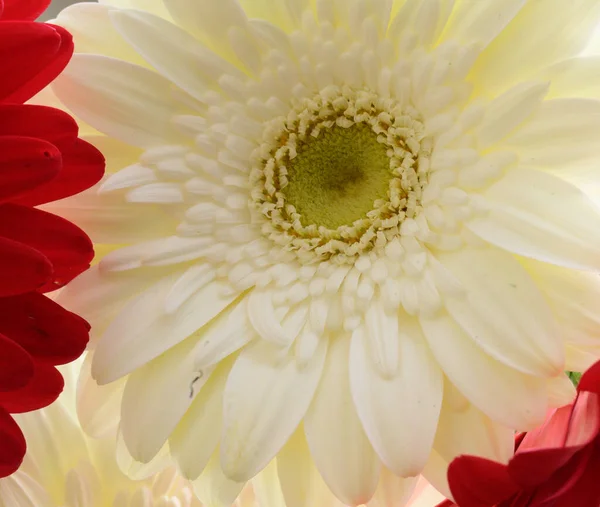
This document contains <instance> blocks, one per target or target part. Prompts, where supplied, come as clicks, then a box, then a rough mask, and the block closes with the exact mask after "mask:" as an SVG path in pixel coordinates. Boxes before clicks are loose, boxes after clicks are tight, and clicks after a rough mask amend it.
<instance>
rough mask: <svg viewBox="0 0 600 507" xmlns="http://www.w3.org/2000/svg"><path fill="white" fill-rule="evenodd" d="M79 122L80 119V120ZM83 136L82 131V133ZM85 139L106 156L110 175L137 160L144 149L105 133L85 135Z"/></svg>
mask: <svg viewBox="0 0 600 507" xmlns="http://www.w3.org/2000/svg"><path fill="white" fill-rule="evenodd" d="M78 123H79V121H78ZM80 136H81V133H80ZM83 139H84V140H85V141H87V142H88V143H91V144H93V145H94V146H95V147H96V148H98V149H99V150H100V151H101V152H102V154H103V155H104V157H105V158H106V174H107V175H110V174H112V173H115V172H117V171H119V170H121V169H123V168H124V167H127V166H129V165H131V164H134V163H135V162H137V160H138V159H139V158H140V156H141V155H142V153H143V151H142V150H141V149H140V148H137V147H135V146H131V145H130V144H126V143H123V142H121V141H119V140H117V139H114V138H112V137H107V136H103V135H100V134H98V135H85V136H83Z"/></svg>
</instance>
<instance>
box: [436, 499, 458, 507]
mask: <svg viewBox="0 0 600 507" xmlns="http://www.w3.org/2000/svg"><path fill="white" fill-rule="evenodd" d="M435 507H456V504H455V503H454V502H453V501H452V500H444V501H443V502H440V503H438V504H437V505H436V506H435Z"/></svg>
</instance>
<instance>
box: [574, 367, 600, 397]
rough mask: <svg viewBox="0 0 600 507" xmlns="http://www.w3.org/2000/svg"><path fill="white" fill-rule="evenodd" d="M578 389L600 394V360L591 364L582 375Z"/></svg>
mask: <svg viewBox="0 0 600 507" xmlns="http://www.w3.org/2000/svg"><path fill="white" fill-rule="evenodd" d="M577 390H578V391H590V392H592V393H596V394H600V361H598V362H596V363H594V364H593V365H592V366H590V367H589V368H588V370H587V371H586V372H585V373H584V374H583V375H582V377H581V380H580V381H579V384H578V385H577Z"/></svg>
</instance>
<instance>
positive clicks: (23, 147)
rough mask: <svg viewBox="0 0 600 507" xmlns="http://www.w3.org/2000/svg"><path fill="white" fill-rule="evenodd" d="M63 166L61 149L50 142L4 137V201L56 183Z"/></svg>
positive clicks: (0, 142)
mask: <svg viewBox="0 0 600 507" xmlns="http://www.w3.org/2000/svg"><path fill="white" fill-rule="evenodd" d="M61 167H62V156H61V154H60V151H59V149H58V148H57V147H56V146H54V145H53V144H51V143H49V142H47V141H44V140H42V139H33V138H30V137H12V136H2V137H0V202H2V201H6V200H7V199H10V198H12V197H15V196H18V195H20V194H23V193H25V192H27V191H28V190H32V189H34V188H35V187H37V186H39V185H41V184H43V183H46V182H48V181H50V180H52V179H53V178H55V177H56V176H57V175H58V174H59V172H60V170H61Z"/></svg>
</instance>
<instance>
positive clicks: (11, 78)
mask: <svg viewBox="0 0 600 507" xmlns="http://www.w3.org/2000/svg"><path fill="white" fill-rule="evenodd" d="M72 54H73V37H72V36H71V34H70V33H69V32H67V31H66V30H65V29H64V28H62V27H58V26H54V25H49V24H47V23H31V22H28V21H8V22H2V23H0V76H2V79H1V80H0V102H4V103H15V104H20V103H23V102H25V101H27V100H29V99H30V98H31V97H33V96H34V95H35V94H36V93H37V92H39V91H40V90H41V89H42V88H45V87H46V86H47V85H48V84H49V83H51V82H52V81H53V80H54V78H56V76H58V75H59V74H60V73H61V72H62V70H63V69H64V68H65V66H66V65H67V63H68V62H69V60H70V59H71V56H72Z"/></svg>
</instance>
